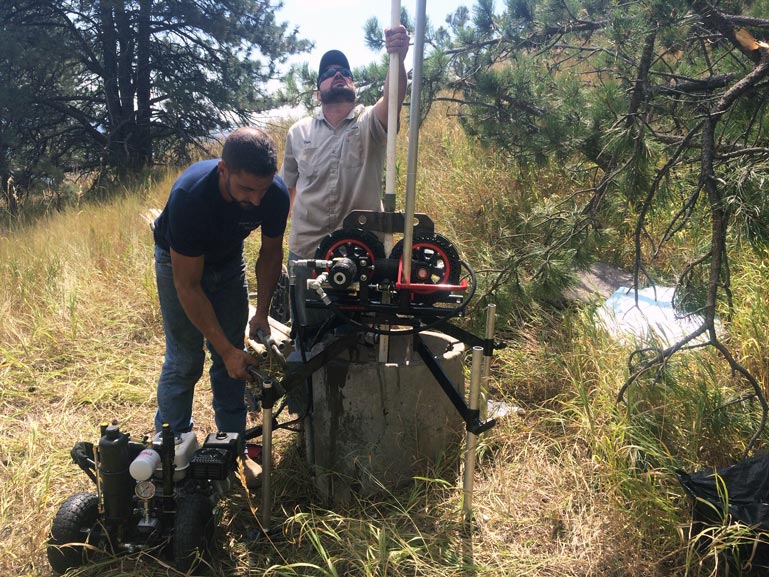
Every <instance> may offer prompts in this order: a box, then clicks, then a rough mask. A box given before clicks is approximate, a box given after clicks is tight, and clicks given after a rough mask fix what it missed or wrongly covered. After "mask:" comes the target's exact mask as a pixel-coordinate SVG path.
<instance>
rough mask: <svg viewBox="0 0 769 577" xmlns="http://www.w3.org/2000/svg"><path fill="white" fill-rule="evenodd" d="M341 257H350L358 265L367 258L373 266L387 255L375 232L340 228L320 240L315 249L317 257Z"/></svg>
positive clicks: (328, 258) (325, 258) (324, 258)
mask: <svg viewBox="0 0 769 577" xmlns="http://www.w3.org/2000/svg"><path fill="white" fill-rule="evenodd" d="M340 257H344V258H349V259H350V260H352V261H353V262H354V263H355V264H356V265H359V264H360V262H361V260H362V259H365V260H366V261H367V262H368V265H369V266H372V265H374V264H375V263H376V261H377V260H379V259H383V258H384V257H385V252H384V245H382V241H380V240H379V239H378V238H377V236H376V235H375V234H374V233H372V232H369V231H367V230H363V229H360V228H340V229H339V230H335V231H334V232H332V233H331V234H329V235H327V236H326V237H325V238H324V239H323V240H322V241H321V242H320V244H319V245H318V248H317V250H316V251H315V258H316V259H317V260H332V259H334V258H340ZM372 276H373V275H372ZM356 280H357V279H356Z"/></svg>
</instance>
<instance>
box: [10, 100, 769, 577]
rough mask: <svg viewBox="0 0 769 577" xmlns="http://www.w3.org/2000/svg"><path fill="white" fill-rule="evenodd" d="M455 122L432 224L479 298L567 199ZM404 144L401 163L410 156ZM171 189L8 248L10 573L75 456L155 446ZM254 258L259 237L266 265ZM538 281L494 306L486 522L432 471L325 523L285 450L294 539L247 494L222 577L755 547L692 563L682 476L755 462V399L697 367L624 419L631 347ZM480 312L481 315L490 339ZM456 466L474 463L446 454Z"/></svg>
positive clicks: (660, 564) (37, 532)
mask: <svg viewBox="0 0 769 577" xmlns="http://www.w3.org/2000/svg"><path fill="white" fill-rule="evenodd" d="M446 119H447V117H446V116H438V114H436V113H434V115H433V116H432V117H431V119H430V121H428V123H427V124H426V126H425V129H424V132H423V135H424V136H423V139H422V141H421V144H420V166H419V173H418V175H419V184H418V187H417V191H418V210H420V211H424V212H426V213H428V214H429V215H430V216H431V217H432V218H433V219H434V220H435V222H436V223H437V230H438V232H441V233H442V234H444V235H445V236H446V237H448V238H449V239H451V240H454V241H455V242H456V243H457V244H458V245H459V246H460V247H461V249H462V253H463V257H464V258H465V259H466V260H468V261H469V262H471V263H473V265H474V266H476V267H477V269H478V273H479V279H480V282H481V290H483V289H487V288H488V287H489V286H490V285H491V284H492V283H493V282H494V280H495V279H496V278H497V276H496V275H498V272H499V270H500V268H502V267H503V266H504V265H505V264H506V263H507V262H508V260H509V259H510V258H514V257H515V254H516V252H515V251H516V250H518V249H519V247H520V242H521V239H520V238H519V237H517V236H516V235H517V234H519V233H520V232H521V231H524V232H526V233H527V234H529V233H530V232H531V231H532V230H533V229H532V228H531V223H528V224H527V223H526V222H523V221H524V220H525V217H526V215H527V214H529V213H530V212H532V211H533V206H534V203H535V202H545V201H549V202H553V199H554V198H556V197H557V196H558V195H559V194H560V193H559V191H561V192H562V193H563V194H564V195H565V194H566V193H567V192H568V191H567V190H566V187H567V186H568V183H566V182H565V181H563V180H559V178H558V177H557V175H556V174H555V173H553V174H550V175H549V176H548V177H547V178H543V179H542V180H541V187H540V188H533V185H532V184H531V183H532V182H533V179H532V178H530V177H526V175H521V174H519V173H518V172H516V170H515V169H513V168H511V167H510V166H508V165H506V164H505V163H504V162H502V161H501V160H500V159H499V158H495V157H494V155H493V154H492V153H491V152H490V151H487V150H484V149H482V148H480V147H479V146H478V145H477V144H475V143H474V142H472V141H470V140H468V139H467V138H465V137H464V135H463V134H462V132H461V130H460V129H459V127H458V125H457V124H456V123H455V122H453V121H452V120H448V121H447V120H446ZM281 138H282V137H280V136H279V135H278V136H277V138H276V139H277V140H279V141H280V139H281ZM400 146H401V147H402V152H403V151H405V139H404V138H402V139H401V143H400ZM402 157H403V158H405V153H404V154H403V155H402ZM404 175H405V170H401V174H400V176H399V181H398V190H399V191H402V190H404V189H405V176H404ZM174 176H175V173H174V172H173V171H170V172H169V173H168V174H163V175H157V176H156V177H155V180H154V181H150V182H148V183H146V184H144V185H141V186H138V187H137V188H135V189H134V188H132V189H131V190H129V191H127V193H125V194H121V195H118V196H114V197H113V199H112V200H109V201H102V202H100V203H98V204H88V203H79V204H77V205H75V206H73V207H71V208H69V209H66V210H64V211H62V212H51V213H49V214H47V215H45V216H43V217H41V218H39V219H38V220H36V221H35V222H26V223H21V224H14V225H13V226H9V227H7V228H6V229H4V230H3V231H2V232H1V233H0V318H2V323H0V408H1V409H0V438H2V439H3V442H2V443H0V528H2V529H1V530H0V575H23V576H29V577H33V576H34V577H38V576H44V575H45V576H47V575H49V574H50V569H49V567H48V563H47V560H46V557H45V539H46V535H47V532H48V529H49V527H50V523H51V520H52V519H53V516H54V514H55V512H56V510H57V508H58V506H59V505H60V504H61V502H62V501H63V500H64V499H65V498H66V497H68V496H69V495H71V494H73V493H75V492H78V491H81V490H90V488H91V484H90V481H88V479H87V478H86V477H85V475H83V474H82V473H81V472H80V471H79V470H77V469H76V467H75V466H74V465H72V464H71V462H70V460H69V450H70V448H71V447H72V445H73V444H74V443H75V442H76V441H78V440H91V441H93V440H96V438H97V436H98V426H99V424H100V423H101V422H103V421H106V420H111V419H112V418H118V419H119V420H120V422H121V425H122V427H123V428H124V430H128V431H130V432H131V433H132V435H133V437H134V438H138V437H141V435H142V434H144V433H149V432H151V430H152V418H153V414H154V410H155V386H156V379H157V375H158V373H159V369H160V363H161V361H162V356H163V346H164V344H163V336H162V328H161V323H160V317H159V309H158V304H157V296H156V292H155V286H154V273H153V266H152V238H151V234H150V231H149V227H148V226H147V223H146V222H145V221H144V220H143V219H142V216H141V215H142V213H144V212H145V211H146V210H147V209H149V208H151V207H162V205H163V204H164V202H165V198H166V196H167V194H168V190H169V187H170V184H171V182H172V181H173V178H174ZM548 199H549V200H548ZM612 242H613V241H612ZM257 249H258V243H257V242H256V241H254V240H249V241H248V246H247V255H248V256H249V259H250V260H251V262H253V257H254V256H255V254H256V251H257ZM605 251H606V255H609V254H615V255H616V254H624V253H623V251H626V249H625V248H622V247H620V246H608V247H607V248H605ZM670 258H679V257H677V256H675V255H672V254H671V257H670ZM667 262H668V261H664V262H663V263H662V264H660V268H661V269H663V270H664V268H665V266H666V263H667ZM250 268H251V270H250V275H251V278H250V280H251V281H252V282H253V268H252V267H250ZM519 272H520V274H522V275H523V274H524V272H525V271H523V270H522V271H519ZM732 275H733V279H734V283H733V284H734V292H735V302H736V303H738V304H737V306H736V307H735V310H734V315H733V317H732V318H731V320H730V321H729V324H728V330H729V335H730V336H729V344H730V346H732V347H733V350H734V351H735V355H736V356H737V357H738V359H740V360H741V362H743V363H745V364H746V366H748V367H749V368H750V369H751V370H752V371H753V372H754V374H755V375H756V376H757V378H759V380H760V381H761V382H765V381H766V378H767V365H766V363H767V361H766V355H765V343H766V342H767V334H766V333H767V327H768V326H769V323H767V322H765V321H766V319H767V318H769V307H767V303H766V299H765V298H764V293H765V291H763V290H762V287H764V286H766V284H767V277H769V269H768V268H767V266H766V261H765V260H764V259H762V257H761V256H760V255H756V254H753V253H751V252H750V251H742V252H741V253H740V256H739V258H737V259H736V260H735V262H734V263H733V268H732ZM526 280H527V279H526V278H525V276H520V277H515V276H510V277H507V278H506V280H505V282H504V283H502V285H501V287H500V290H498V291H497V293H496V301H497V304H498V310H499V313H500V316H499V319H498V322H497V326H498V328H499V335H498V336H499V337H501V338H503V339H504V340H505V342H506V343H507V345H508V346H507V348H506V349H504V350H502V351H500V352H499V353H498V354H497V355H496V357H495V359H494V363H493V366H492V379H491V383H490V387H489V388H490V390H489V396H490V397H491V398H493V399H495V400H500V401H504V402H506V403H507V404H508V405H511V406H512V405H517V406H519V407H521V408H522V411H521V412H519V413H518V414H515V415H511V416H508V417H506V418H505V419H503V420H502V421H501V422H500V423H499V424H498V426H497V427H496V428H494V429H492V430H491V431H490V432H488V433H486V434H484V435H483V436H482V437H481V438H480V440H479V445H478V454H477V458H478V465H477V471H476V477H475V488H476V493H475V499H474V514H475V518H474V522H473V524H472V525H469V526H468V525H466V524H464V523H463V518H462V490H461V478H459V477H458V476H457V475H456V474H447V473H446V471H445V470H439V469H436V471H435V472H434V474H431V475H426V476H425V477H424V478H419V479H415V480H414V481H413V483H411V484H409V485H408V486H406V487H404V488H402V489H398V490H397V491H395V490H391V491H383V492H382V493H381V494H380V495H378V496H376V497H374V498H371V499H366V500H361V501H359V502H355V503H353V504H351V505H349V506H346V507H343V508H339V509H335V510H329V509H327V508H325V507H323V505H322V504H321V503H320V501H319V499H318V497H317V495H315V493H314V490H313V486H312V482H311V480H310V478H309V473H308V471H307V467H306V466H305V465H304V463H303V460H302V459H301V457H300V451H299V450H298V448H297V447H296V440H295V439H294V438H293V437H292V436H291V435H289V434H283V433H281V435H279V436H278V438H277V439H276V443H277V450H276V457H277V459H278V461H277V463H276V470H275V480H274V481H275V492H276V493H275V509H274V511H273V516H274V518H275V519H276V520H279V521H282V529H283V532H282V535H278V536H276V537H275V538H274V539H273V540H272V541H267V540H264V539H261V540H254V539H253V531H254V529H255V528H257V527H258V521H259V518H260V511H259V500H258V498H257V499H251V498H249V497H248V495H246V493H244V492H243V491H242V490H240V489H236V490H234V491H233V493H232V495H231V496H230V498H229V499H228V500H227V501H226V502H225V503H224V504H223V506H222V509H221V511H220V523H219V530H218V532H217V543H216V554H215V556H214V561H213V566H212V567H211V568H210V569H209V571H210V574H213V575H222V576H223V575H227V576H253V575H275V576H277V575H281V576H283V575H286V576H289V575H302V576H304V575H313V576H314V575H317V576H350V577H353V576H355V577H357V576H372V577H373V576H377V577H385V576H394V577H405V576H426V577H438V576H440V577H453V576H462V577H465V576H477V577H485V576H489V577H491V576H495V577H496V576H502V575H504V576H507V575H511V576H512V575H515V576H519V575H520V576H524V575H526V576H559V577H560V576H606V577H609V576H612V577H613V576H622V575H633V576H634V577H642V576H649V577H652V576H654V577H656V576H668V575H710V574H711V573H712V572H713V571H714V567H715V563H714V562H713V560H714V559H718V558H717V557H714V556H713V555H712V552H713V551H714V550H717V549H718V547H721V548H728V547H729V546H731V544H733V543H734V542H735V540H736V539H738V538H739V537H740V531H743V532H744V529H740V528H736V529H735V528H717V529H716V530H715V532H716V535H715V538H714V542H715V543H716V544H717V546H716V547H715V549H713V550H711V554H710V556H709V555H708V554H707V553H706V554H705V555H704V556H698V555H697V554H695V552H694V551H693V550H692V549H690V548H687V544H686V539H685V538H684V536H685V535H686V534H687V531H688V525H687V523H688V514H689V506H690V505H689V502H688V500H687V498H686V497H685V495H684V493H683V490H682V489H681V487H680V486H679V485H678V483H677V481H676V478H675V476H674V474H673V471H674V470H675V468H677V467H681V468H685V469H686V470H694V469H699V468H705V467H711V466H719V465H724V464H727V463H730V462H734V461H735V460H737V459H739V458H740V456H741V453H742V451H743V450H744V446H745V443H746V442H747V440H748V439H749V438H750V436H751V435H752V433H753V431H754V430H755V426H756V422H757V421H756V416H757V413H756V407H755V406H754V404H753V403H751V402H744V403H741V404H737V405H729V401H731V400H732V399H734V398H736V397H739V396H740V395H743V394H745V393H746V390H745V388H744V385H742V384H741V383H740V382H739V381H737V380H736V379H735V378H734V376H733V375H731V374H730V373H729V371H728V368H727V367H726V366H725V364H724V363H723V361H722V360H721V359H719V358H718V356H717V355H716V354H715V353H713V352H709V351H696V352H691V353H687V354H681V355H679V356H677V357H675V358H674V359H673V360H672V361H671V362H670V363H669V364H668V365H667V366H666V367H665V368H664V370H663V371H661V372H660V373H659V374H656V375H655V376H656V378H651V376H650V378H647V379H642V380H639V381H638V382H636V383H634V384H633V385H632V387H631V388H630V389H629V390H628V392H627V403H626V404H617V403H616V395H617V392H618V391H619V388H620V386H621V385H622V383H623V382H624V381H625V379H626V378H627V376H628V371H627V362H628V358H629V354H630V352H631V349H630V348H629V347H627V346H624V345H619V344H618V343H616V342H614V341H612V340H611V339H610V337H609V336H608V335H607V334H606V333H605V332H603V331H602V330H600V329H598V328H596V327H595V322H594V318H593V314H592V313H593V307H591V306H582V307H572V308H566V309H552V308H549V307H547V306H543V305H542V304H538V302H537V301H536V300H534V299H532V298H531V296H532V295H531V294H529V293H528V292H527V291H528V289H527V288H526V286H525V282H526ZM481 305H482V303H480V304H478V305H477V306H475V307H472V308H471V309H470V311H471V313H470V318H469V319H468V324H469V325H472V326H475V327H476V328H477V327H480V326H481V324H482V315H483V313H482V310H483V307H482V306H481ZM195 414H196V422H197V423H198V426H199V428H200V430H203V431H205V430H213V424H212V414H211V409H210V395H209V393H208V390H207V384H206V379H205V378H204V379H203V381H202V382H201V384H200V385H199V387H198V391H197V394H196V407H195ZM460 460H461V452H460V450H457V451H454V452H452V453H450V454H447V455H446V456H445V462H446V463H456V462H459V461H460ZM164 563H165V562H164V561H162V560H161V559H157V558H155V557H154V556H153V554H152V553H151V552H149V553H148V552H145V553H142V554H140V555H133V556H126V557H121V558H117V559H111V558H109V559H106V560H103V561H100V562H99V563H97V564H94V565H91V566H87V567H85V568H83V569H82V570H80V571H77V572H73V573H71V575H89V576H90V575H93V576H95V575H99V576H106V577H117V576H122V575H137V576H140V577H144V576H147V577H149V576H156V575H168V574H173V571H171V570H170V569H169V568H168V567H167V566H165V565H164Z"/></svg>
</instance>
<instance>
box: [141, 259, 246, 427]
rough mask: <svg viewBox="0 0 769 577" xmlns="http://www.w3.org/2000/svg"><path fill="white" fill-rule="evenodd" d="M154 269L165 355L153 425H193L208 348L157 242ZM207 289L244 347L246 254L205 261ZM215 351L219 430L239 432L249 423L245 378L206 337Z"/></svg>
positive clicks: (213, 383)
mask: <svg viewBox="0 0 769 577" xmlns="http://www.w3.org/2000/svg"><path fill="white" fill-rule="evenodd" d="M155 273H156V277H157V285H158V297H159V298H160V311H161V313H162V315H163V330H164V331H165V334H166V356H165V361H164V362H163V368H162V370H161V372H160V379H159V380H158V410H157V413H156V414H155V430H157V431H160V429H161V428H162V425H163V423H168V424H169V425H170V427H171V430H172V431H173V432H174V433H186V432H188V431H189V430H190V429H191V428H192V396H193V393H194V391H195V384H196V383H197V382H198V380H199V379H200V377H201V375H202V374H203V363H204V361H205V351H204V348H203V343H204V338H203V335H202V333H201V332H200V331H199V330H198V329H197V328H196V327H195V325H193V324H192V322H191V321H190V319H189V318H187V315H186V313H185V312H184V309H183V308H182V306H181V303H180V302H179V299H178V297H177V294H176V288H175V287H174V278H173V270H172V268H171V255H170V254H169V252H168V251H166V250H164V249H162V248H160V247H158V246H156V247H155ZM201 284H202V286H203V290H204V291H205V293H206V295H207V296H208V298H209V300H210V301H211V304H212V305H213V307H214V312H215V313H216V318H217V319H218V320H219V324H220V325H221V327H222V330H224V334H225V335H227V338H228V339H229V340H230V342H231V343H232V344H233V345H235V346H236V347H239V348H243V345H244V342H243V341H244V338H245V331H246V323H247V322H248V284H247V281H246V264H245V261H244V260H243V258H242V257H241V258H240V259H233V260H231V261H229V262H227V263H224V264H221V265H216V266H208V265H207V266H206V267H205V268H204V270H203V278H202V279H201ZM205 344H206V346H207V347H208V350H209V352H210V353H211V368H210V370H209V376H210V378H211V390H212V392H213V397H214V398H213V406H214V416H215V419H216V426H217V427H218V429H219V430H220V431H226V432H228V433H240V435H241V439H242V438H243V434H244V432H245V428H246V404H245V402H244V393H245V382H243V381H239V380H234V379H231V378H230V377H229V375H228V374H227V368H226V367H225V366H224V361H223V360H222V358H221V357H220V356H219V354H218V353H217V352H216V351H215V350H214V348H213V347H212V346H211V343H209V342H207V341H206V342H205Z"/></svg>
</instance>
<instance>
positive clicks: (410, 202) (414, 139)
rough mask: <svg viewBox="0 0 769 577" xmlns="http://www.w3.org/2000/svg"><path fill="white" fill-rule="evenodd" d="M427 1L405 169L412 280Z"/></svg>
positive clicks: (419, 31)
mask: <svg viewBox="0 0 769 577" xmlns="http://www.w3.org/2000/svg"><path fill="white" fill-rule="evenodd" d="M426 6H427V0H417V22H416V38H415V39H414V68H413V73H412V75H411V111H410V116H409V151H408V165H407V169H406V207H405V209H406V210H405V212H406V216H405V217H404V226H403V280H404V282H407V283H408V282H411V248H412V246H413V242H414V210H415V207H416V187H417V157H418V155H419V114H420V103H421V94H422V63H423V61H424V49H425V12H426V10H427V8H426Z"/></svg>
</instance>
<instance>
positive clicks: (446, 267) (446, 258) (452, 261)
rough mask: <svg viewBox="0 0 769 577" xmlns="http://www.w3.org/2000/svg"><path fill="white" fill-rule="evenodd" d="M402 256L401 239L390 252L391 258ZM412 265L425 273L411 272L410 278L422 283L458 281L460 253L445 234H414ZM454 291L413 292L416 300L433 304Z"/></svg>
mask: <svg viewBox="0 0 769 577" xmlns="http://www.w3.org/2000/svg"><path fill="white" fill-rule="evenodd" d="M402 256H403V240H402V239H401V240H399V241H398V242H397V243H396V245H395V246H394V247H393V250H392V252H391V253H390V258H391V259H394V260H400V259H401V257H402ZM411 262H412V265H411V268H412V271H413V270H415V269H418V270H419V271H420V272H421V273H422V274H423V275H424V276H423V277H421V278H420V277H419V276H418V275H417V276H416V277H415V275H413V274H412V278H411V282H413V283H420V284H428V285H430V284H452V285H456V284H459V278H460V272H461V271H460V269H461V262H460V260H459V253H457V249H456V248H454V245H453V244H451V241H449V240H448V239H447V238H446V237H445V236H442V235H440V234H438V233H431V234H430V233H428V234H425V233H421V234H415V235H414V239H413V241H412V243H411ZM449 294H451V291H435V292H432V293H416V292H415V293H413V295H414V302H417V303H423V304H432V303H435V302H437V301H440V300H443V299H445V298H446V297H447V296H449Z"/></svg>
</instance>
